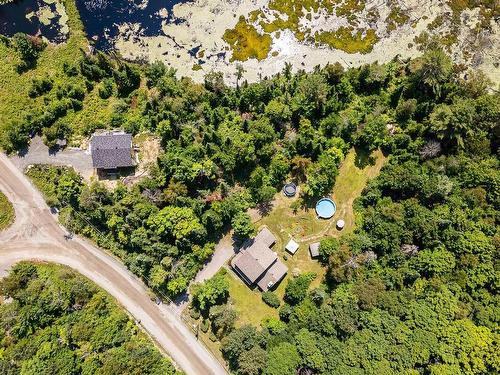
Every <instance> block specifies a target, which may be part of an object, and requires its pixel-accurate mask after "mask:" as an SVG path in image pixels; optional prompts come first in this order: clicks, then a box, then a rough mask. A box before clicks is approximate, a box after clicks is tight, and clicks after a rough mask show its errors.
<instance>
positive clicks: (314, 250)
mask: <svg viewBox="0 0 500 375" xmlns="http://www.w3.org/2000/svg"><path fill="white" fill-rule="evenodd" d="M309 253H311V258H317V257H319V242H314V243H312V244H310V245H309Z"/></svg>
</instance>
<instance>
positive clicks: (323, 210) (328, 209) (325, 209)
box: [316, 198, 337, 219]
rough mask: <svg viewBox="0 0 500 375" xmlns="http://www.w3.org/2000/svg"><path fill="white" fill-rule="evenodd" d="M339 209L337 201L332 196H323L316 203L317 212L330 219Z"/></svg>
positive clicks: (321, 216) (323, 217)
mask: <svg viewBox="0 0 500 375" xmlns="http://www.w3.org/2000/svg"><path fill="white" fill-rule="evenodd" d="M336 210H337V206H336V205H335V202H334V201H332V200H331V199H330V198H323V199H320V200H319V201H318V203H316V214H317V215H318V216H319V217H320V218H322V219H329V218H331V217H332V216H333V215H334V214H335V211H336Z"/></svg>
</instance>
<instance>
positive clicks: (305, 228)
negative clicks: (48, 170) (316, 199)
mask: <svg viewBox="0 0 500 375" xmlns="http://www.w3.org/2000/svg"><path fill="white" fill-rule="evenodd" d="M385 160H386V158H385V157H384V155H383V154H382V152H380V151H376V152H374V153H373V154H372V155H370V156H369V157H365V156H363V155H358V154H357V153H356V152H355V151H354V150H351V151H350V152H349V153H348V154H347V156H346V158H345V160H344V162H343V163H342V165H341V166H340V169H339V175H338V177H337V180H336V183H335V186H334V188H333V191H332V194H331V197H332V199H333V200H334V201H335V202H336V204H337V212H336V213H335V215H334V217H333V218H332V219H331V220H321V219H318V218H317V217H316V212H315V210H314V208H305V209H302V210H299V211H297V212H296V213H294V212H293V210H292V209H291V208H290V205H291V203H292V202H293V201H294V200H296V199H298V198H297V197H295V198H291V199H290V198H286V197H285V196H283V194H281V193H280V194H278V195H277V196H276V199H275V201H274V206H273V209H272V211H271V212H270V213H269V214H268V215H267V216H264V217H263V218H262V219H260V220H258V221H257V222H256V225H257V226H258V227H262V226H264V225H265V226H267V227H268V228H269V229H270V230H271V231H272V232H273V233H274V234H275V235H276V238H277V242H276V244H275V245H274V248H273V250H274V251H276V252H277V253H278V256H279V258H280V259H281V260H282V261H283V262H284V263H285V264H286V265H287V267H288V270H289V272H288V274H287V276H286V278H285V279H284V280H283V281H282V282H281V283H280V284H279V286H278V288H277V289H276V293H277V294H278V295H279V297H280V298H283V295H284V293H285V287H286V284H287V282H288V279H289V278H290V277H292V274H293V271H294V270H298V271H299V272H301V273H303V272H315V273H316V274H317V278H316V279H315V280H314V281H313V282H312V284H311V287H312V288H314V287H317V286H318V285H319V284H320V283H321V280H322V278H323V276H324V275H325V272H326V269H325V268H324V267H323V266H322V265H321V264H320V263H319V262H318V261H316V260H312V259H311V257H310V256H309V244H310V243H312V242H317V241H320V240H321V238H323V237H326V236H334V237H340V236H342V235H345V234H347V233H349V232H352V230H354V225H355V216H354V211H353V203H354V200H355V199H356V198H357V197H359V196H360V195H361V192H362V191H363V188H364V187H365V186H366V183H367V182H368V181H369V180H370V179H373V178H374V177H376V176H377V175H378V174H379V172H380V169H381V168H382V166H383V164H384V162H385ZM299 188H300V187H299ZM338 219H343V220H344V221H345V222H346V226H345V228H344V229H343V230H342V231H341V232H340V231H338V230H337V229H336V228H335V222H336V221H337V220H338ZM290 238H294V239H295V240H296V241H297V242H299V244H300V248H299V250H298V251H297V253H295V255H293V256H292V255H290V254H288V253H287V252H286V251H285V249H284V248H285V245H286V244H287V242H288V241H289V240H290ZM227 277H228V280H229V281H230V285H231V286H230V296H231V300H232V303H233V305H234V306H235V308H236V310H237V311H238V312H239V320H238V325H242V324H245V323H252V324H257V325H258V324H260V322H261V321H262V320H263V319H264V318H266V317H272V316H277V310H275V309H273V308H271V307H269V306H267V305H266V304H265V303H264V302H263V301H262V298H261V293H260V292H258V291H256V290H251V289H250V288H248V287H247V286H246V285H245V284H244V283H243V282H242V281H241V280H240V279H239V278H238V277H237V276H236V275H235V274H234V273H233V272H232V271H231V272H228V275H227Z"/></svg>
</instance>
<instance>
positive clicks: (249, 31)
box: [223, 16, 272, 61]
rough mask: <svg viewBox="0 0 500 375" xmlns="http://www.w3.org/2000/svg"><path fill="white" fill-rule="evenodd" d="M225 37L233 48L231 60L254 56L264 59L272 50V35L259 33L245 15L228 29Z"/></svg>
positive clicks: (246, 58)
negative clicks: (232, 27)
mask: <svg viewBox="0 0 500 375" xmlns="http://www.w3.org/2000/svg"><path fill="white" fill-rule="evenodd" d="M223 39H224V40H225V41H226V42H227V43H228V44H229V45H230V47H231V49H232V50H233V56H232V57H231V61H234V60H238V61H246V60H248V59H252V58H255V59H257V60H263V59H265V58H266V57H267V55H268V54H269V51H270V50H271V43H272V39H271V36H270V35H269V34H259V33H258V32H257V29H256V28H255V27H254V26H253V25H251V24H248V23H247V20H246V18H245V17H243V16H241V17H240V19H239V20H238V23H237V24H236V26H235V27H234V29H228V30H226V32H225V33H224V36H223Z"/></svg>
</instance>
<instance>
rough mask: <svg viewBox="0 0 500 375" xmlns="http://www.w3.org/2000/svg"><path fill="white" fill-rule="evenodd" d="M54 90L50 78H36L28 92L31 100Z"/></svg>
mask: <svg viewBox="0 0 500 375" xmlns="http://www.w3.org/2000/svg"><path fill="white" fill-rule="evenodd" d="M50 90H52V80H51V79H50V78H41V79H37V78H34V79H33V81H32V82H31V87H30V88H29V90H28V96H29V97H30V98H36V97H38V96H40V95H43V94H45V93H47V92H49V91H50Z"/></svg>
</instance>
